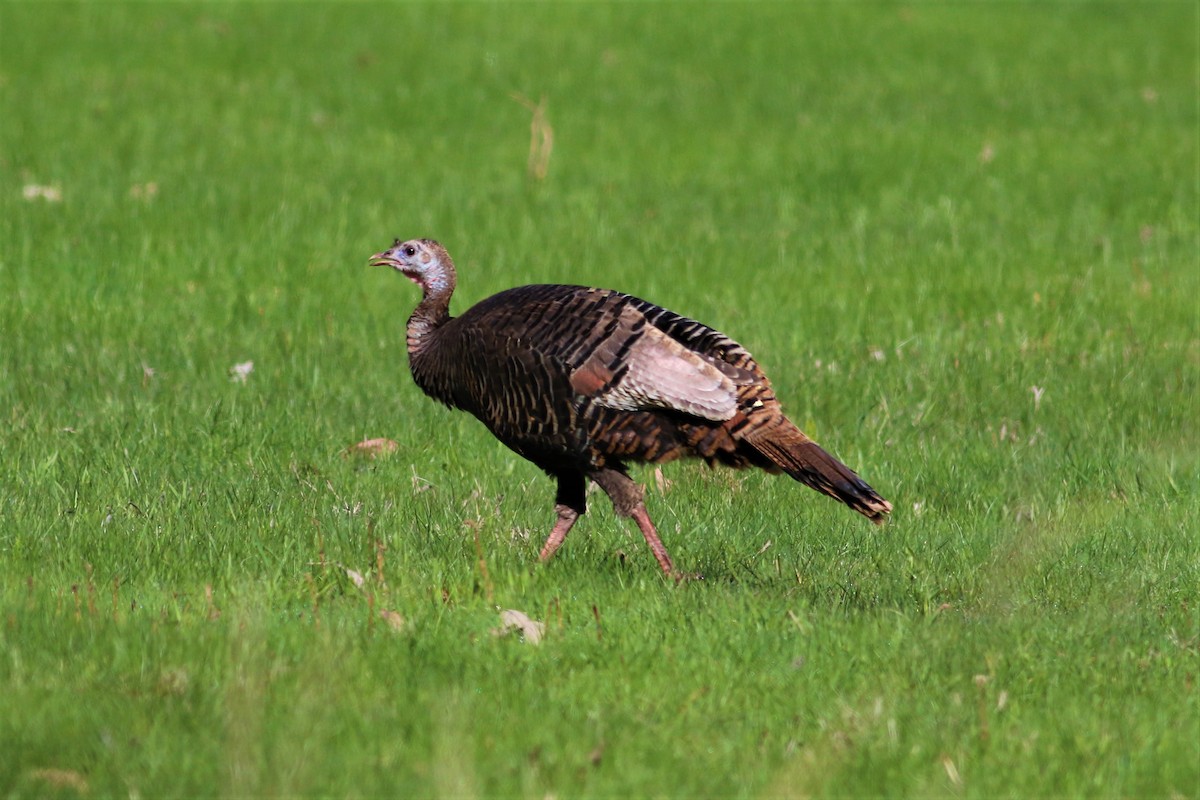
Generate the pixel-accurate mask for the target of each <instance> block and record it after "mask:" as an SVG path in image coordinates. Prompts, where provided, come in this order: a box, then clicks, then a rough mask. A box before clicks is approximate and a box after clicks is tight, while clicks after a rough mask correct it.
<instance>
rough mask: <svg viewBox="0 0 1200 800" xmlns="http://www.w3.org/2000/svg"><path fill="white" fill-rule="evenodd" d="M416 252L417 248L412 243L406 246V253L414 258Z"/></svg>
mask: <svg viewBox="0 0 1200 800" xmlns="http://www.w3.org/2000/svg"><path fill="white" fill-rule="evenodd" d="M416 254H417V248H415V247H413V246H412V245H411V244H410V245H409V246H408V247H406V248H404V255H406V256H408V257H409V258H412V257H413V256H415V255H416Z"/></svg>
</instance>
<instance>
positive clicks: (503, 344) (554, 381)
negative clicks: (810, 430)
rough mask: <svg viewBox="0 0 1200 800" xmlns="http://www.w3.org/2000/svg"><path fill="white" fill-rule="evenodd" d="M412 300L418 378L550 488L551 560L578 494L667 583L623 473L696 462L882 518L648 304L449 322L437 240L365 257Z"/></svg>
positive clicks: (479, 312)
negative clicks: (591, 488)
mask: <svg viewBox="0 0 1200 800" xmlns="http://www.w3.org/2000/svg"><path fill="white" fill-rule="evenodd" d="M371 264H372V265H373V266H388V267H392V268H393V269H395V270H397V271H398V272H400V273H402V274H403V275H404V276H405V277H407V278H408V279H409V280H411V281H412V282H413V283H415V284H417V285H418V286H420V287H421V289H422V291H423V292H424V296H423V297H422V298H421V302H420V304H418V305H417V308H416V310H415V311H413V314H412V316H411V317H410V318H409V320H408V332H407V333H408V356H409V364H410V366H411V368H412V374H413V379H414V380H416V382H417V385H418V386H420V387H421V389H422V390H423V391H424V392H425V393H426V394H428V395H429V396H430V397H432V398H434V399H435V400H439V401H441V402H442V403H445V404H446V405H448V406H450V407H451V408H461V409H463V410H464V411H469V412H471V413H472V414H474V415H475V416H476V417H477V418H478V419H479V420H480V421H481V422H482V423H483V424H484V425H486V426H487V427H488V430H490V431H491V432H492V433H493V434H495V436H496V438H498V439H499V440H500V441H501V442H503V443H504V444H505V445H507V446H508V447H510V448H511V449H512V450H514V451H515V452H516V453H518V454H519V455H521V456H524V457H525V458H527V459H529V460H530V461H532V462H533V463H534V464H536V465H537V466H538V467H540V468H541V469H543V470H545V471H546V473H547V474H549V475H550V476H551V477H553V478H555V479H557V481H558V492H557V494H556V496H555V511H556V512H557V514H558V520H557V522H556V523H555V525H554V528H553V530H551V532H550V537H549V538H548V539H547V540H546V544H545V546H544V547H543V548H542V551H541V560H542V561H546V560H548V559H549V558H550V557H551V556H553V555H554V553H555V551H556V550H558V547H559V545H561V544H562V542H563V539H564V538H565V537H566V535H567V533H568V532H569V531H570V530H571V526H572V525H574V524H575V521H576V520H577V519H578V518H579V516H580V515H581V514H583V513H584V512H585V511H586V509H587V505H586V499H585V494H586V488H587V480H588V479H589V478H590V479H591V480H593V481H595V482H596V483H597V484H598V485H599V486H600V488H602V489H603V490H604V491H605V492H606V493H607V494H608V496H609V498H611V499H612V502H613V506H614V508H615V509H616V511H617V514H618V515H620V516H624V517H633V519H634V521H635V522H636V523H637V525H638V528H640V529H641V531H642V534H643V535H644V536H645V537H646V542H647V543H648V544H649V545H650V549H651V551H653V553H654V557H655V558H656V559H657V560H658V563H659V565H660V566H661V567H662V569H663V572H665V573H667V574H668V575H675V570H674V567H673V566H672V564H671V559H670V557H669V556H668V555H667V551H666V548H664V547H663V544H662V542H661V541H660V540H659V538H658V533H657V532H656V531H655V528H654V524H653V523H652V522H651V521H650V516H649V515H648V514H647V513H646V506H645V504H644V503H643V490H642V487H641V486H639V485H638V484H637V483H634V481H633V480H631V479H630V478H629V475H628V473H627V471H626V470H627V465H628V464H629V463H630V462H649V463H660V462H664V461H670V460H671V459H674V458H678V457H679V456H698V457H700V458H703V459H705V460H706V461H708V463H709V464H715V463H720V464H726V465H729V466H731V467H751V466H752V467H760V468H762V469H765V470H767V471H768V472H773V473H778V472H781V471H782V472H786V473H787V474H788V475H790V476H792V477H793V478H795V479H796V480H798V481H800V482H801V483H803V484H805V485H807V486H811V487H812V488H813V489H816V490H817V491H819V492H823V493H825V494H827V495H830V496H831V497H834V498H836V499H838V500H840V501H842V502H843V503H845V504H846V505H848V506H850V508H852V509H854V510H855V511H857V512H859V513H860V514H863V515H864V516H866V517H867V518H868V519H870V520H871V521H872V522H875V523H881V522H882V521H883V519H884V517H885V516H886V515H887V514H888V513H889V512H890V511H891V510H892V505H891V503H889V502H888V501H886V500H884V499H883V498H882V497H880V496H879V495H878V494H876V493H875V490H874V489H872V488H871V487H870V486H868V485H867V484H866V483H865V482H864V481H863V480H862V479H861V478H859V477H858V476H857V475H856V474H854V472H852V471H851V470H850V469H849V468H847V467H846V466H845V465H843V464H842V463H841V462H839V461H838V460H837V459H835V458H834V457H833V456H831V455H829V454H828V453H826V452H825V451H824V450H822V449H821V448H820V447H819V446H817V444H816V443H815V442H813V441H812V440H811V439H809V438H808V437H807V436H805V435H804V433H803V432H801V431H800V429H799V428H797V427H796V426H795V425H793V424H792V423H791V421H789V420H788V418H787V417H785V416H784V414H783V410H782V408H780V405H779V402H778V401H777V400H776V399H775V393H774V391H772V389H771V384H770V382H769V381H768V380H767V376H766V375H764V374H763V372H762V370H761V369H760V368H759V366H758V364H756V363H755V361H754V359H753V358H751V356H750V354H749V353H747V352H746V350H745V349H743V348H742V346H741V345H739V344H738V343H737V342H735V341H733V340H732V339H730V338H729V337H727V336H725V335H724V334H723V333H719V332H718V331H715V330H713V329H712V328H709V327H707V326H705V325H702V324H700V323H699V322H696V321H694V320H691V319H687V318H686V317H681V316H679V315H678V314H673V313H672V312H670V311H667V310H666V309H664V308H660V307H658V306H656V305H654V304H653V303H648V302H646V301H645V300H639V299H638V298H636V297H630V296H629V295H627V294H622V293H620V292H615V291H611V290H608V289H591V288H587V287H584V286H561V285H537V286H521V287H519V288H516V289H509V290H507V291H504V292H500V293H499V294H496V295H493V296H492V297H489V298H488V299H486V300H483V301H482V302H480V303H478V304H477V305H475V306H474V307H472V308H470V309H469V310H467V312H466V313H464V314H463V315H462V316H460V317H451V316H450V295H451V294H453V292H454V287H455V284H456V280H457V279H456V275H455V271H454V262H453V261H451V259H450V255H449V254H448V253H447V252H446V249H445V248H444V247H442V246H441V245H440V244H438V243H437V242H435V241H433V240H432V239H413V240H410V241H406V242H401V241H400V240H399V239H397V240H396V242H395V243H394V244H393V245H392V247H391V248H390V249H388V250H386V251H384V252H382V253H378V254H376V255H374V256H372V257H371Z"/></svg>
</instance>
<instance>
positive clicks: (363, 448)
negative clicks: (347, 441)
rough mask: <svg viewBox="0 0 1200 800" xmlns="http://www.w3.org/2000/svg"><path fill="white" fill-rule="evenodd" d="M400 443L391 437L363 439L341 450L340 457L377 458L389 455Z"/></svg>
mask: <svg viewBox="0 0 1200 800" xmlns="http://www.w3.org/2000/svg"><path fill="white" fill-rule="evenodd" d="M399 448H400V445H398V444H396V443H395V442H394V441H392V440H391V439H385V438H382V437H380V438H378V439H363V440H362V441H361V442H358V443H357V444H352V445H350V446H349V447H347V448H346V449H345V450H343V451H342V458H350V457H351V456H361V457H363V458H377V457H379V456H386V455H390V454H391V453H394V452H396V451H397V450H398V449H399Z"/></svg>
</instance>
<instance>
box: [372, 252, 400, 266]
mask: <svg viewBox="0 0 1200 800" xmlns="http://www.w3.org/2000/svg"><path fill="white" fill-rule="evenodd" d="M370 266H372V267H392V268H393V269H395V268H398V267H399V266H400V262H398V261H397V260H396V257H395V256H393V255H391V251H390V250H388V251H385V252H383V253H376V254H375V255H373V256H371V261H370Z"/></svg>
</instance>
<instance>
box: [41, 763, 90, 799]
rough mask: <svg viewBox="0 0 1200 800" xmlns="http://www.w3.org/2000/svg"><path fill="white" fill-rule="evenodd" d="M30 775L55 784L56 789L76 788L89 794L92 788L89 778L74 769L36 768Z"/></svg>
mask: <svg viewBox="0 0 1200 800" xmlns="http://www.w3.org/2000/svg"><path fill="white" fill-rule="evenodd" d="M29 777H31V778H34V779H35V780H39V781H42V782H44V783H47V784H49V785H50V786H53V787H54V788H55V789H74V790H75V791H76V792H78V793H79V794H87V793H88V790H89V789H90V788H91V787H89V786H88V782H87V779H86V778H84V777H83V775H81V774H80V773H78V772H76V771H75V770H73V769H55V768H53V767H50V768H48V769H35V770H34V771H33V772H31V773H29Z"/></svg>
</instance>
